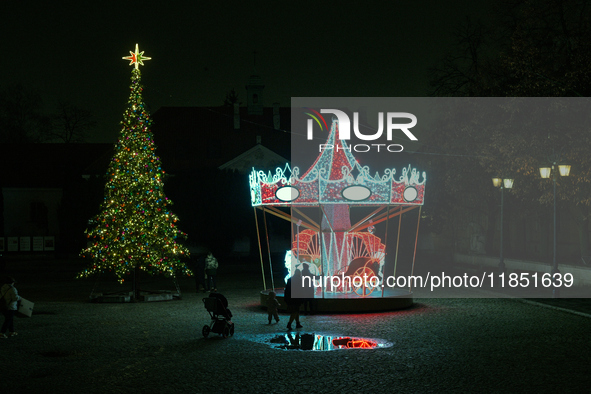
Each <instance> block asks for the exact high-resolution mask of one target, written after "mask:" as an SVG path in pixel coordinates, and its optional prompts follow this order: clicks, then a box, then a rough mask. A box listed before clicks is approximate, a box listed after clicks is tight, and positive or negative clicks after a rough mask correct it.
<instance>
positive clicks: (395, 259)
mask: <svg viewBox="0 0 591 394" xmlns="http://www.w3.org/2000/svg"><path fill="white" fill-rule="evenodd" d="M401 222H402V205H401V206H400V213H399V214H398V234H396V257H395V258H394V277H396V266H397V265H398V247H399V246H400V223H401Z"/></svg>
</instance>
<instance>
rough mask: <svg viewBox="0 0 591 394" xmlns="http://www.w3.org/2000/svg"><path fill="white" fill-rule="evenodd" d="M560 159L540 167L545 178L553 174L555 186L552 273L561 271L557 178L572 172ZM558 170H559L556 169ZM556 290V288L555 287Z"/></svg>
mask: <svg viewBox="0 0 591 394" xmlns="http://www.w3.org/2000/svg"><path fill="white" fill-rule="evenodd" d="M557 161H558V159H557V158H554V160H553V162H552V167H540V175H541V176H542V178H544V179H548V178H550V175H552V183H553V187H554V191H553V193H554V252H553V257H552V271H551V273H552V275H553V277H554V274H556V273H559V272H560V271H559V270H558V263H557V262H556V180H557V179H558V174H559V173H560V176H569V174H570V165H568V164H560V165H558V164H557ZM556 170H558V171H556ZM555 290H556V289H555Z"/></svg>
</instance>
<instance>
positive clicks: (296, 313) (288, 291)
mask: <svg viewBox="0 0 591 394" xmlns="http://www.w3.org/2000/svg"><path fill="white" fill-rule="evenodd" d="M294 281H295V285H296V286H298V285H301V281H302V275H301V271H300V270H296V272H295V273H294V274H293V276H292V277H290V278H289V279H288V280H287V283H286V284H285V290H284V292H285V293H284V296H283V299H284V300H285V303H286V304H287V311H288V312H289V321H288V322H287V329H288V330H291V323H292V322H293V321H294V320H295V322H296V328H302V325H301V324H300V305H302V298H299V297H301V294H298V292H297V289H296V293H295V295H296V297H294V292H293V285H294Z"/></svg>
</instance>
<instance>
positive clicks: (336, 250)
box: [249, 120, 426, 309]
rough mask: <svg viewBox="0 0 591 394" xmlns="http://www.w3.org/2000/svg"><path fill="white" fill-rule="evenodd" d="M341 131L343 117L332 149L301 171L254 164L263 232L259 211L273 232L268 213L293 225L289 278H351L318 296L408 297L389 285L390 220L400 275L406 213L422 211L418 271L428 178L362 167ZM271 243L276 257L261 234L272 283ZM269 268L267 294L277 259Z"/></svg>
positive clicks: (406, 171) (416, 173) (407, 170)
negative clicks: (393, 223)
mask: <svg viewBox="0 0 591 394" xmlns="http://www.w3.org/2000/svg"><path fill="white" fill-rule="evenodd" d="M338 134H339V131H338V122H337V121H336V120H335V121H333V123H332V127H331V130H330V133H329V136H328V139H327V142H326V145H325V146H330V147H332V148H331V149H324V150H322V152H321V153H320V154H319V156H318V157H317V158H316V160H315V162H314V163H313V164H312V166H311V167H310V168H309V169H308V170H307V171H306V172H305V173H304V174H303V175H301V176H300V170H299V168H298V167H294V168H293V169H290V167H289V165H286V166H285V168H277V169H276V170H275V173H271V172H269V173H265V172H264V171H256V170H255V169H253V171H252V172H251V174H250V176H249V181H250V193H251V202H252V206H253V207H254V208H255V219H256V220H255V221H256V224H257V231H259V228H260V226H259V219H258V217H257V210H261V211H262V212H263V215H262V216H263V220H264V222H265V226H264V228H265V230H266V229H267V225H266V214H272V215H275V216H278V217H280V218H282V219H285V220H287V221H289V222H291V225H292V236H291V237H292V240H291V245H292V246H291V250H290V251H288V253H287V256H286V260H287V262H286V267H287V268H288V271H289V272H288V276H289V275H292V274H293V273H294V272H295V271H294V270H302V271H303V273H304V274H305V273H307V274H308V275H313V276H314V277H315V278H318V280H319V281H320V280H321V278H324V277H337V276H338V277H341V278H350V279H351V280H349V281H343V282H342V283H341V286H339V287H338V288H336V289H335V288H334V287H332V288H330V289H329V288H327V287H325V286H318V288H317V291H316V292H315V296H314V297H315V299H319V300H321V299H327V298H330V299H335V298H337V299H338V298H340V299H354V298H357V299H365V300H369V299H373V298H384V297H390V296H392V295H395V296H400V295H405V296H408V295H409V294H410V292H411V290H410V289H395V291H394V290H393V289H390V288H388V286H385V281H384V278H385V272H384V267H385V265H386V260H387V259H388V257H389V256H387V252H386V251H387V247H386V245H387V242H392V240H388V221H389V220H390V219H392V218H395V217H398V220H399V221H398V223H397V225H398V231H397V232H396V238H397V239H396V240H395V242H396V252H395V256H393V265H394V275H395V274H396V268H395V267H396V264H397V260H398V246H399V245H398V243H399V239H400V220H401V218H402V215H403V214H404V213H406V212H409V211H412V210H415V209H417V208H419V213H418V215H417V224H416V237H415V244H414V252H413V257H412V262H411V264H412V268H411V271H412V269H414V260H415V256H416V242H417V237H418V226H419V220H420V208H421V207H422V205H423V201H424V193H425V180H426V175H425V173H424V172H423V173H420V172H419V171H417V170H416V169H414V168H412V167H411V166H409V167H406V168H403V169H402V171H401V173H400V174H397V173H396V170H395V169H385V170H384V172H383V175H381V176H380V175H378V173H375V175H371V173H370V169H369V168H368V167H367V166H361V165H360V164H359V162H358V161H357V160H356V159H355V157H354V156H353V154H352V153H351V150H350V148H349V147H348V146H347V143H346V141H345V140H341V139H340V138H338ZM378 229H379V230H378ZM413 230H414V229H413ZM264 240H267V247H268V250H269V259H270V256H271V253H270V245H269V242H268V240H269V236H268V234H267V235H266V236H263V235H262V234H260V232H259V252H260V256H261V269H263V282H264V284H263V285H264V286H265V288H266V287H267V286H266V283H265V279H264V278H265V272H264V268H263V267H264V264H263V249H262V243H264V242H261V241H264ZM269 267H270V271H271V272H270V275H271V287H270V289H265V290H266V291H267V292H268V291H269V290H271V289H273V288H275V283H274V279H273V272H272V269H271V267H272V264H271V262H270V261H269ZM390 274H391V273H390ZM364 276H365V277H366V278H367V277H371V278H375V279H374V280H372V281H371V282H368V281H360V280H355V279H360V278H363V277H364ZM278 287H279V286H278ZM275 291H276V292H277V293H279V294H280V293H281V292H280V291H278V290H275ZM393 291H394V292H393ZM264 293H265V291H263V294H264ZM411 303H412V301H411ZM320 309H322V308H320Z"/></svg>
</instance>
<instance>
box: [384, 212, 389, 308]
mask: <svg viewBox="0 0 591 394" xmlns="http://www.w3.org/2000/svg"><path fill="white" fill-rule="evenodd" d="M386 217H387V218H389V217H390V204H388V210H387V211H386ZM389 221H390V220H386V235H385V236H384V265H386V251H387V250H388V222H389ZM384 268H385V267H384ZM384 271H385V269H382V285H383V284H384V280H385V279H386V278H384V277H385V276H386V275H385V274H384ZM385 289H386V286H382V298H383V297H384V290H385Z"/></svg>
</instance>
